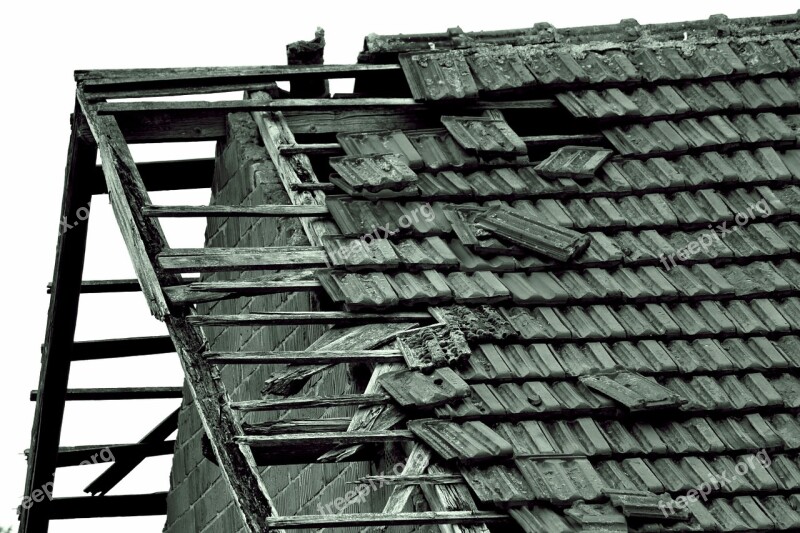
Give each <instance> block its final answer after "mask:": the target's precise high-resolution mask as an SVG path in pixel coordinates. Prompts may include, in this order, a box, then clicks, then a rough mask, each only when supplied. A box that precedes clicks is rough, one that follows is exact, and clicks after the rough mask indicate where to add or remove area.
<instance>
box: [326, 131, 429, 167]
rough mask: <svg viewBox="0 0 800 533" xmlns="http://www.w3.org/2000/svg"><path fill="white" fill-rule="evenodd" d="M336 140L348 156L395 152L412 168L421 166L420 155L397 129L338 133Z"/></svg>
mask: <svg viewBox="0 0 800 533" xmlns="http://www.w3.org/2000/svg"><path fill="white" fill-rule="evenodd" d="M336 140H337V141H339V144H340V145H341V146H342V149H343V150H344V152H345V154H347V155H349V156H366V155H375V154H387V153H390V154H395V155H397V156H398V157H399V158H400V159H401V160H402V161H403V162H405V164H406V165H408V166H409V167H410V168H412V169H419V168H422V157H421V156H420V155H419V153H418V152H417V150H416V148H414V145H413V144H411V142H410V141H409V140H408V138H407V137H406V136H405V134H404V133H403V132H402V131H399V130H392V131H374V132H369V133H338V134H337V135H336Z"/></svg>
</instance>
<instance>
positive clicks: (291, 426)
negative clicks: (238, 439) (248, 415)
mask: <svg viewBox="0 0 800 533" xmlns="http://www.w3.org/2000/svg"><path fill="white" fill-rule="evenodd" d="M349 423H350V419H349V418H347V417H336V418H314V419H308V420H307V419H297V420H269V421H266V422H258V423H254V424H251V423H247V422H245V423H243V424H242V429H244V432H245V434H246V435H282V434H296V433H323V432H326V431H344V430H346V429H347V425H348V424H349Z"/></svg>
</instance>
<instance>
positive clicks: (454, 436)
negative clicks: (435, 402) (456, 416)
mask: <svg viewBox="0 0 800 533" xmlns="http://www.w3.org/2000/svg"><path fill="white" fill-rule="evenodd" d="M408 429H410V430H411V431H412V432H413V433H414V434H415V435H416V436H418V437H419V438H420V439H422V441H423V442H425V444H427V445H428V446H430V447H431V448H433V450H434V451H435V452H436V453H438V454H439V455H440V456H441V457H442V458H444V459H446V460H451V459H458V460H459V461H461V462H462V463H467V464H469V463H476V462H480V461H488V460H497V459H500V458H502V457H511V456H512V455H513V453H514V451H513V449H512V447H511V444H509V443H508V442H507V441H506V440H505V439H503V438H502V437H500V435H498V434H497V433H496V432H495V431H494V430H493V429H491V428H490V427H489V426H487V425H486V424H484V423H483V422H478V421H473V422H464V423H463V424H456V423H454V422H448V421H445V420H435V419H420V420H411V421H409V422H408Z"/></svg>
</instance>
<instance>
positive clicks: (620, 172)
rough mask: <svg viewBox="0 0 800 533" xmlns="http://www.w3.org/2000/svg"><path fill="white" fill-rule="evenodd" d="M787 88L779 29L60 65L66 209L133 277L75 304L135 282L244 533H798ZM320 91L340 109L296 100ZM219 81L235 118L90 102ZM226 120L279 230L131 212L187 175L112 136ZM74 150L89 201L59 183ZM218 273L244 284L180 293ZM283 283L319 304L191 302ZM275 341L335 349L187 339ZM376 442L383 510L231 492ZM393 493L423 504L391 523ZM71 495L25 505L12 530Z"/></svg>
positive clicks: (795, 48)
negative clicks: (339, 410) (336, 415)
mask: <svg viewBox="0 0 800 533" xmlns="http://www.w3.org/2000/svg"><path fill="white" fill-rule="evenodd" d="M798 75H800V20H799V19H798V16H797V15H788V16H779V17H764V18H755V19H739V20H729V19H727V18H725V17H722V16H716V17H712V18H710V19H709V20H705V21H696V22H686V23H679V24H663V25H639V24H638V23H636V22H635V21H631V20H628V21H623V22H621V23H620V24H617V25H610V26H597V27H587V28H567V29H557V28H554V27H552V26H550V25H547V24H538V25H535V26H534V27H533V28H528V29H522V30H512V31H501V32H476V33H467V32H463V31H461V30H460V29H459V28H453V29H451V30H449V31H448V32H446V33H442V34H433V35H407V36H377V35H372V36H369V37H367V39H366V40H365V48H364V51H363V52H362V53H361V54H360V56H359V64H357V65H345V66H342V65H327V66H326V65H302V64H301V65H292V66H288V67H286V66H284V67H247V68H239V69H233V68H222V69H166V70H158V71H155V72H150V71H146V72H141V71H137V70H127V71H89V72H79V73H76V79H77V81H78V84H79V85H78V107H77V109H76V117H75V121H74V124H73V139H72V144H71V147H72V148H71V152H70V154H71V159H70V164H69V165H68V173H67V187H66V189H65V190H66V191H67V192H66V194H65V203H64V212H65V213H71V212H74V210H75V209H76V208H77V207H78V206H80V205H83V203H81V202H79V200H82V199H85V198H87V197H90V196H91V194H92V193H93V192H94V193H98V191H99V192H108V194H109V195H110V196H111V200H112V207H113V208H114V211H115V214H116V215H117V219H118V223H119V225H120V227H121V229H122V230H123V234H124V236H125V239H126V244H127V246H128V249H129V252H130V254H131V257H132V258H133V261H134V265H135V267H136V271H137V278H138V282H137V281H134V282H128V283H127V284H126V283H117V282H115V283H105V284H104V283H97V284H93V285H92V284H87V285H86V288H85V290H86V291H87V292H88V291H90V290H91V291H106V290H110V287H111V286H112V285H113V287H115V288H116V289H117V290H131V286H132V287H133V289H134V290H135V289H137V288H141V290H142V291H143V293H144V295H145V297H146V298H147V301H148V304H149V306H150V309H151V312H152V313H153V314H154V315H155V316H157V317H158V318H160V319H162V320H164V321H165V322H166V324H167V326H168V329H169V332H170V338H171V341H172V343H174V346H175V348H176V349H177V352H178V354H179V356H180V358H181V362H182V364H183V366H184V370H185V373H186V377H187V384H188V388H189V391H190V393H191V395H192V397H193V398H194V399H195V400H196V402H195V404H196V407H197V410H198V413H199V415H200V418H201V420H202V423H203V427H204V429H205V430H206V432H207V436H208V437H209V443H210V446H209V449H210V452H209V454H210V455H211V456H213V458H214V460H215V461H216V462H217V464H218V465H219V467H220V469H221V470H222V472H223V473H224V477H225V478H226V481H227V482H228V484H229V486H230V489H231V491H232V493H233V494H234V495H235V500H236V502H237V506H238V508H239V510H240V513H241V518H242V522H243V523H244V525H245V528H246V530H247V531H249V532H255V531H262V530H263V529H264V524H266V526H267V527H270V528H272V527H274V528H310V527H327V526H336V527H345V526H366V525H394V526H396V525H413V524H448V525H450V527H452V528H453V530H454V531H456V530H458V531H461V530H467V529H469V530H475V531H476V532H477V531H486V530H487V526H486V524H495V523H500V524H502V526H501V527H508V523H509V522H514V523H516V524H517V525H519V526H520V527H521V528H523V529H524V530H525V531H530V532H544V531H547V532H551V531H558V532H561V531H576V530H577V531H626V530H633V531H672V530H675V531H682V530H690V531H767V530H778V529H780V530H786V529H800V460H798V452H797V449H798V447H800V420H799V419H798V408H799V407H800V376H798V367H799V366H800V336H798V332H800V262H798V259H797V258H798V252H800V225H799V224H798V215H799V214H800V213H798V209H800V188H798V184H800V148H798V129H800V110H799V109H798V106H800V81H798ZM336 77H355V78H356V84H355V92H354V94H350V95H344V96H343V97H340V98H327V96H328V95H320V94H319V91H325V84H324V83H322V84H320V83H319V82H320V81H322V82H324V81H325V80H327V79H331V78H336ZM274 81H290V82H291V83H292V84H293V86H292V90H291V91H290V92H289V93H288V94H287V93H286V92H285V91H282V90H279V89H277V88H276V87H275V86H273V85H272V82H274ZM304 82H305V83H306V84H305V85H303V83H304ZM312 82H313V83H312ZM233 88H236V89H244V90H246V91H247V98H246V99H245V100H243V101H227V102H201V101H197V102H183V101H181V102H157V101H144V102H139V101H137V102H116V101H109V100H114V99H118V98H125V97H130V96H138V97H146V96H163V95H173V94H203V93H206V92H215V91H220V90H223V89H227V90H233ZM293 93H294V94H293ZM312 95H316V96H325V97H324V98H313V97H310V96H312ZM292 96H302V98H292ZM233 112H241V113H245V112H246V113H250V117H252V120H253V121H254V122H255V124H256V125H257V127H258V136H259V140H260V142H261V143H263V148H265V149H266V152H267V153H268V155H269V159H270V160H271V161H272V163H273V164H274V167H275V169H276V173H277V174H278V175H279V177H280V180H281V182H282V183H283V185H284V186H285V189H286V192H287V195H288V197H289V199H290V200H291V201H292V204H293V205H287V206H281V205H255V206H230V205H213V206H153V205H151V204H150V202H149V198H148V194H147V192H148V189H149V190H156V189H157V188H170V187H172V188H181V187H183V188H188V187H191V186H197V183H195V182H191V179H193V178H191V176H192V175H193V173H197V174H200V173H202V172H205V173H206V174H207V178H206V179H210V178H209V176H208V175H210V172H209V167H212V168H213V161H211V162H210V163H211V164H210V165H209V164H208V163H209V162H208V161H206V162H203V161H194V162H188V163H180V164H158V165H152V166H148V165H136V164H135V163H134V162H133V158H132V156H131V155H130V152H129V151H128V143H134V142H142V141H147V142H163V141H176V140H209V139H224V138H225V136H226V134H227V131H226V120H227V117H228V114H229V113H233ZM248 120H250V119H249V118H248ZM253 135H255V133H254V134H253ZM259 148H261V147H259ZM97 150H99V152H100V154H101V158H102V161H103V175H104V179H103V182H101V183H100V184H99V185H98V183H97V182H96V181H92V182H86V181H84V182H79V181H76V177H77V172H78V170H79V169H84V170H85V169H86V168H88V169H89V171H90V172H91V169H92V165H94V164H95V154H96V151H97ZM93 176H94V178H95V179H96V178H97V177H98V176H99V173H96V174H93ZM187 176H189V177H187ZM317 176H320V177H321V178H323V179H322V180H320V179H318V177H317ZM327 178H329V179H327ZM90 185H91V188H90ZM76 191H77V192H76ZM165 216H203V217H206V216H207V217H212V218H213V217H217V218H219V217H230V218H231V220H235V217H267V216H270V217H276V216H278V217H283V216H289V217H298V218H300V220H301V224H302V228H303V230H304V233H305V237H306V239H307V241H308V242H307V243H305V245H303V246H295V247H282V248H207V249H199V250H186V249H173V248H170V247H169V246H168V245H167V242H166V239H165V238H164V235H163V233H162V232H161V228H160V226H159V225H158V221H157V218H158V217H165ZM82 231H84V230H83V229H80V230H78V231H76V232H72V233H68V234H65V236H62V237H61V240H60V241H59V256H58V257H59V259H58V261H59V262H58V263H57V277H56V278H55V280H54V284H53V294H54V295H58V297H56V296H54V297H53V302H54V304H53V308H52V316H51V322H53V323H57V324H61V323H62V322H63V323H67V326H66V327H64V326H58V327H57V326H53V325H52V324H51V325H50V326H49V327H50V329H49V330H48V340H47V342H46V346H45V350H44V353H45V357H44V360H43V370H42V375H43V380H42V383H43V385H42V388H41V389H40V391H39V392H40V397H39V401H38V402H37V415H36V420H35V423H34V434H33V437H32V446H31V450H32V451H31V456H32V457H33V460H32V461H31V462H30V466H29V479H28V488H29V489H30V488H35V487H38V486H41V485H42V484H43V483H44V482H45V481H46V480H48V479H50V478H51V476H52V472H53V471H54V470H55V468H56V466H59V464H61V465H63V464H64V463H65V462H66V459H65V458H64V457H65V456H64V455H63V454H60V453H59V450H58V447H57V444H58V428H59V427H60V420H61V412H62V411H63V400H64V398H65V397H66V398H67V399H69V398H68V394H67V388H66V387H67V376H68V371H69V360H70V357H75V356H74V354H64V353H62V354H61V355H62V356H61V357H55V355H58V352H59V350H67V351H69V349H70V348H72V347H73V343H72V341H71V337H72V331H71V330H70V327H69V324H68V323H69V321H70V320H71V323H72V326H73V328H72V329H74V314H75V311H76V309H77V295H78V293H79V292H80V290H82V288H81V284H80V276H81V272H80V265H78V266H77V267H76V266H75V263H74V262H69V260H68V257H67V256H68V254H67V252H66V251H67V250H77V252H74V253H80V254H82V252H83V250H82V246H83V242H82V240H83V239H85V234H82V233H80V232H82ZM62 251H63V253H62ZM245 270H257V271H270V273H269V274H268V275H265V276H260V277H258V276H257V277H250V278H242V279H239V278H237V277H235V276H231V278H230V279H226V280H218V279H217V280H212V281H201V282H196V281H193V280H190V279H186V278H182V277H181V275H182V274H183V273H187V272H200V273H206V272H221V271H224V272H239V271H245ZM301 290H302V291H315V292H317V294H319V296H320V298H321V301H322V304H323V309H324V310H318V309H314V310H310V311H280V312H278V311H276V312H272V311H269V312H260V313H257V312H245V313H241V314H231V315H228V314H224V315H221V314H201V313H198V312H197V311H196V309H195V308H194V307H193V306H194V304H195V303H198V302H213V301H219V300H224V299H233V298H238V297H252V296H258V295H264V294H274V293H279V292H281V291H284V292H285V291H301ZM302 324H326V325H332V326H334V327H333V328H331V329H330V330H328V331H327V332H326V333H325V334H323V335H322V337H320V339H319V340H318V341H316V342H314V344H312V346H310V347H309V348H308V350H307V351H305V352H280V351H270V352H212V351H209V348H208V343H207V339H206V338H205V337H204V333H203V330H202V328H203V327H205V326H230V327H252V326H270V327H272V326H278V327H283V326H295V325H302ZM59 328H60V329H59ZM52 331H55V333H53V334H52V335H51V333H52ZM163 340H164V339H156V340H155V341H153V340H152V339H150V340H146V342H143V343H141V344H139V345H138V347H137V348H136V349H137V350H139V353H153V351H152V350H153V349H154V348H153V347H152V346H151V343H153V342H156V343H158V342H163ZM166 340H167V341H169V339H166ZM126 346H127V345H126ZM82 350H83V351H84V353H83V356H84V357H88V356H87V355H86V354H87V353H89V355H90V356H93V357H97V353H96V352H97V351H98V350H100V348H97V347H94V348H92V347H89V346H83V347H82ZM92 350H94V352H92ZM148 350H149V351H148ZM131 351H134V350H132V349H131ZM75 352H76V353H78V357H80V350H75ZM92 354H93V355H92ZM351 362H361V363H365V362H366V363H372V364H373V365H374V366H373V367H371V368H373V373H372V377H371V379H370V380H369V384H368V385H367V386H366V390H365V391H356V392H355V393H353V392H347V393H343V394H341V395H339V396H334V397H315V396H313V394H314V393H313V391H308V390H303V387H304V385H305V384H306V383H307V381H308V380H309V379H310V378H311V377H312V376H314V375H316V374H318V373H320V372H324V371H326V370H328V369H329V368H330V367H331V366H332V365H335V364H340V363H351ZM262 363H263V364H276V363H287V367H286V368H283V369H281V370H279V371H276V372H275V373H274V374H273V375H272V376H271V377H270V379H269V380H267V382H266V384H265V387H264V395H265V396H264V397H263V398H253V399H249V400H245V401H237V402H231V400H230V397H229V395H228V393H227V391H226V385H225V383H224V382H223V380H222V379H221V378H220V373H219V370H218V366H219V365H223V364H226V365H233V364H262ZM45 390H46V391H47V394H41V393H43V392H45ZM53 391H55V392H53ZM139 392H140V393H141V391H139ZM145 392H147V393H148V394H153V393H154V391H145ZM168 392H170V393H174V392H175V391H168ZM161 393H162V394H163V391H161ZM94 394H96V393H94ZM104 394H107V393H104ZM115 394H116V393H115ZM118 395H119V394H117V396H118ZM59 402H60V403H59ZM319 406H358V408H357V410H356V411H355V415H353V416H352V417H351V418H350V419H349V420H345V422H347V430H346V431H340V429H341V424H340V423H341V420H336V421H335V423H334V422H330V421H328V422H329V423H328V424H327V425H326V424H324V423H322V422H320V421H316V420H300V421H294V422H293V421H291V420H290V421H288V422H286V423H285V424H284V425H281V424H275V425H274V427H273V426H270V427H266V426H264V427H260V428H259V431H258V432H256V431H253V429H252V426H248V425H247V424H242V423H241V421H242V418H241V417H243V416H244V414H246V413H249V412H255V411H266V410H272V411H276V410H279V411H289V410H295V409H304V408H309V407H319ZM234 413H236V414H234ZM239 415H241V416H239ZM166 422H167V421H165V423H166ZM293 423H295V424H296V425H293ZM170 424H172V425H170ZM170 424H166V425H165V426H164V427H162V428H161V429H160V431H158V432H157V433H158V434H159V435H160V434H162V433H165V432H166V433H165V435H164V437H163V438H161V439H160V440H162V441H163V440H164V438H166V437H167V436H168V435H169V433H170V432H171V431H172V430H173V429H174V427H173V425H174V420H172V421H171V423H170ZM39 429H41V431H39ZM167 429H168V430H169V431H166V430H167ZM290 430H291V431H290ZM154 431H155V430H154ZM152 440H153V438H152V436H147V437H145V438H144V439H143V441H142V442H143V443H145V444H152V443H151V441H152ZM387 441H401V442H404V443H407V444H410V446H409V449H410V453H409V457H408V460H407V462H406V464H405V467H404V468H403V471H402V473H400V474H398V475H387V476H381V480H382V481H383V482H387V483H390V484H392V485H393V491H392V493H391V496H390V497H389V500H388V502H386V504H385V507H384V513H375V514H346V515H334V516H317V515H313V516H301V517H280V516H277V512H276V510H275V507H274V505H273V504H272V501H271V499H270V497H269V494H267V492H266V489H265V488H264V484H263V483H262V482H261V480H260V479H259V474H258V471H257V470H256V466H258V465H265V464H271V463H270V461H273V462H276V461H286V462H289V461H303V460H305V461H319V462H325V461H328V462H330V461H347V460H355V459H354V458H355V457H359V458H361V459H363V458H364V456H365V453H364V451H365V450H367V448H366V447H367V446H368V445H374V444H381V443H384V442H387ZM251 449H252V451H251ZM136 450H137V453H140V454H145V453H147V452H146V450H145V451H142V448H141V447H140V448H136ZM367 455H368V454H367ZM144 456H146V455H142V457H144ZM137 457H138V456H137ZM140 459H141V458H139V460H140ZM59 461H60V462H59ZM134 463H135V461H134ZM272 464H274V463H272ZM128 466H130V465H128ZM134 466H135V464H134ZM126 468H127V467H126V466H122V467H121V469H122V470H125V472H123V473H121V474H119V472H118V473H117V474H115V475H114V481H113V482H111V483H110V486H113V484H114V483H116V481H117V480H118V479H117V477H120V478H121V476H124V475H125V473H126V472H128V471H129V470H126ZM395 474H396V473H395ZM409 486H412V487H416V486H419V487H420V488H421V489H422V492H423V493H424V495H425V497H426V500H427V502H428V505H429V508H430V511H425V512H411V513H405V512H403V510H404V509H405V508H406V504H407V503H408V500H409V495H410V494H411V488H409ZM103 487H105V488H104V489H103V490H98V492H103V493H104V492H106V491H107V489H108V487H109V484H108V483H104V484H103ZM162 496H163V495H162ZM101 498H107V499H106V500H105V501H106V502H109V501H110V500H109V499H108V497H100V498H94V499H93V500H94V502H87V501H86V500H92V499H84V500H80V501H73V500H70V501H67V502H65V501H63V500H59V499H56V500H54V501H53V502H49V501H48V502H43V506H42V507H38V508H37V509H40V510H41V509H48V508H49V515H48V514H47V513H44V511H41V512H40V513H39V514H35V513H27V510H24V511H23V527H22V530H23V531H42V529H41V525H40V524H41V523H42V521H44V522H45V526H44V527H46V521H47V520H48V519H49V518H50V517H53V516H55V517H71V516H74V515H75V513H76V512H77V511H70V509H74V508H77V507H70V506H80V509H81V510H83V509H84V507H83V506H89V505H92V504H96V502H97V501H98V500H100V499H101ZM119 498H124V497H119ZM159 498H161V496H159ZM116 501H117V502H118V503H117V504H116V505H115V506H114V509H115V511H114V512H127V511H125V510H120V509H129V508H131V501H133V500H130V499H124V500H116ZM136 501H137V502H139V503H141V499H140V500H136ZM147 502H149V503H148V504H147V506H148V509H151V510H154V512H155V511H163V507H164V501H163V499H158V500H157V501H156V500H152V501H151V499H148V500H147ZM68 504H69V505H68ZM109 505H110V503H109ZM81 512H86V511H81Z"/></svg>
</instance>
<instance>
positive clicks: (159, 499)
mask: <svg viewBox="0 0 800 533" xmlns="http://www.w3.org/2000/svg"><path fill="white" fill-rule="evenodd" d="M39 505H40V504H39V503H37V504H36V505H35V506H34V507H38V506H39ZM38 512H41V509H38ZM49 513H50V514H49V518H50V519H51V520H66V519H75V518H107V517H113V516H158V515H165V514H167V493H166V492H154V493H152V494H123V495H117V496H99V497H94V496H71V497H66V498H53V500H52V502H51V505H50V509H49Z"/></svg>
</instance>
